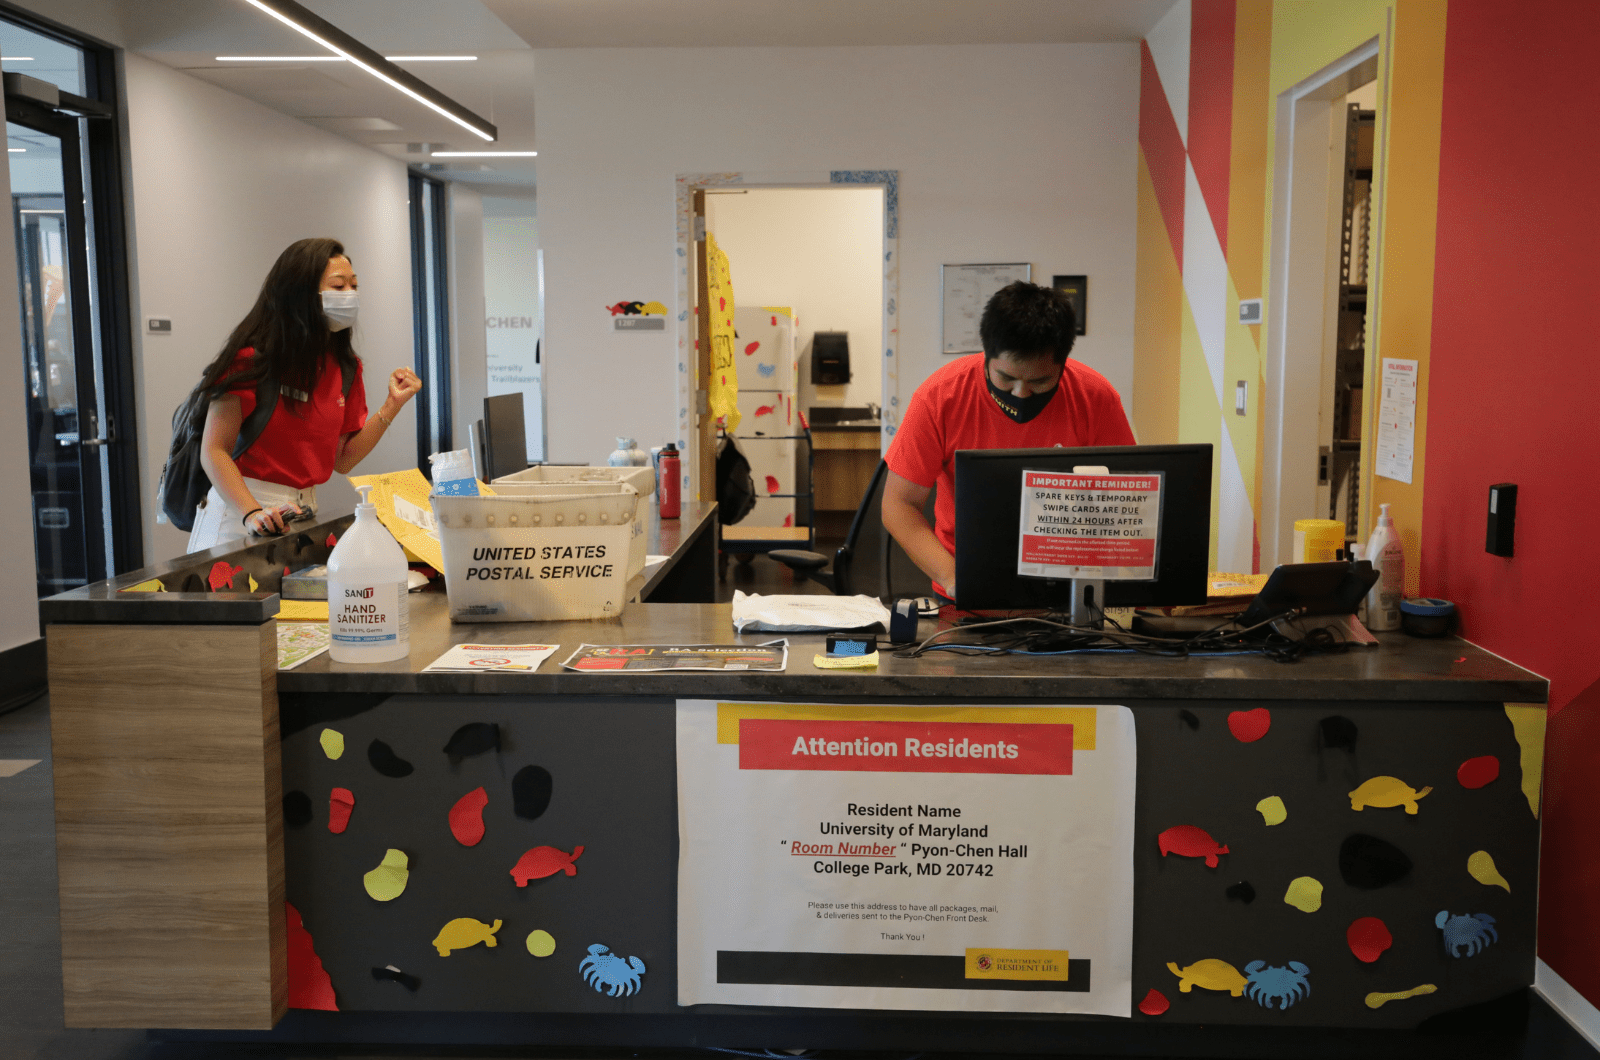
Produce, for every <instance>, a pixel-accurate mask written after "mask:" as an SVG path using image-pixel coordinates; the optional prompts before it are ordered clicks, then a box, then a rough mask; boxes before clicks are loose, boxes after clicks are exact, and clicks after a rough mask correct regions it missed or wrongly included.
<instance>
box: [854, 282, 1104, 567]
mask: <svg viewBox="0 0 1600 1060" xmlns="http://www.w3.org/2000/svg"><path fill="white" fill-rule="evenodd" d="M1077 330H1078V327H1077V319H1076V315H1075V314H1074V312H1073V309H1072V302H1071V301H1070V300H1069V299H1068V298H1067V296H1066V295H1065V294H1063V293H1062V292H1060V291H1057V290H1053V289H1051V288H1048V287H1040V286H1037V285H1036V284H1031V283H1023V282H1021V281H1018V282H1016V283H1013V284H1011V285H1009V286H1007V287H1005V288H1002V289H1001V290H1000V291H998V292H996V294H995V295H994V297H993V298H991V299H989V304H988V305H987V306H985V307H984V310H983V318H982V320H981V321H980V322H979V324H978V335H979V337H980V338H981V339H982V340H983V354H982V355H981V356H980V355H978V354H973V355H972V356H970V357H962V358H960V359H958V360H955V361H952V362H950V363H949V364H947V365H945V366H944V367H943V368H940V369H939V370H938V371H937V372H934V373H933V374H932V375H931V376H929V377H928V378H927V379H926V380H925V381H924V382H923V384H922V385H921V386H919V387H917V392H916V393H915V394H913V395H912V396H911V401H910V403H909V404H907V406H906V411H905V416H904V417H903V418H902V419H901V421H900V428H899V429H898V430H897V431H896V432H895V435H894V440H893V441H891V442H890V443H889V452H888V455H887V456H885V458H884V459H885V460H886V461H887V462H888V464H889V474H888V478H887V480H886V481H885V482H884V486H883V525H884V528H885V529H886V530H888V531H889V533H890V534H892V535H893V536H894V539H895V540H896V541H898V542H900V547H901V548H903V549H905V550H906V555H908V556H910V557H911V560H912V562H914V563H915V564H916V565H917V566H918V567H920V568H921V569H922V570H923V572H924V573H926V574H927V575H928V576H929V577H930V578H932V579H933V582H934V588H935V589H936V590H938V591H939V592H942V593H944V594H945V595H946V596H950V597H952V598H953V597H954V593H955V576H956V561H955V548H956V537H955V522H956V490H955V479H954V474H955V452H956V450H957V449H1036V448H1050V447H1059V446H1066V447H1069V448H1071V447H1076V446H1087V445H1133V444H1134V437H1133V430H1132V429H1131V428H1130V427H1129V426H1128V417H1127V415H1126V414H1125V413H1124V412H1123V411H1122V399H1121V398H1120V397H1118V396H1117V391H1116V389H1115V388H1114V387H1112V385H1111V383H1110V382H1108V381H1107V379H1106V377H1105V376H1103V375H1101V374H1100V373H1099V372H1097V371H1095V370H1094V369H1093V368H1090V367H1089V366H1088V365H1086V364H1082V363H1080V362H1078V361H1071V360H1068V355H1069V354H1070V353H1071V352H1072V343H1073V340H1074V338H1075V337H1076V335H1077ZM935 485H937V486H938V488H939V489H938V495H937V497H936V498H935V501H934V525H933V526H929V525H928V520H927V519H926V518H925V517H924V516H923V514H922V508H923V505H925V504H926V503H927V501H928V491H929V490H931V489H933V487H934V486H935Z"/></svg>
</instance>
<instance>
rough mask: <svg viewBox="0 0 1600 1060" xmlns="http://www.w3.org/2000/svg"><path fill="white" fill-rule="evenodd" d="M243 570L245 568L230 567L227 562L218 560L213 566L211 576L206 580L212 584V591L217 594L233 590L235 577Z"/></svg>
mask: <svg viewBox="0 0 1600 1060" xmlns="http://www.w3.org/2000/svg"><path fill="white" fill-rule="evenodd" d="M242 570H244V568H243V567H230V566H228V561H227V560H224V559H219V560H217V561H216V562H215V563H213V564H212V565H211V575H210V577H208V578H207V579H206V580H207V581H209V582H210V583H211V591H212V592H217V591H218V590H221V589H232V588H233V579H234V576H235V575H237V574H238V573H239V572H240V571H242Z"/></svg>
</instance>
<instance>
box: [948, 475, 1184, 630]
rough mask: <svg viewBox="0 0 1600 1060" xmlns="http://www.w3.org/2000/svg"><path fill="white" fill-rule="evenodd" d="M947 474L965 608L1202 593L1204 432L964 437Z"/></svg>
mask: <svg viewBox="0 0 1600 1060" xmlns="http://www.w3.org/2000/svg"><path fill="white" fill-rule="evenodd" d="M955 484H956V587H955V592H956V604H957V606H959V607H961V608H963V609H967V610H975V609H983V610H1009V609H1034V608H1047V609H1051V610H1062V611H1068V612H1070V613H1072V614H1073V615H1074V618H1075V620H1077V619H1078V618H1079V617H1080V616H1083V615H1086V614H1091V613H1096V612H1098V611H1099V610H1101V609H1103V608H1106V607H1148V606H1164V605H1180V604H1202V603H1205V600H1206V571H1207V567H1208V566H1209V562H1210V552H1211V446H1210V445H1209V444H1206V445H1127V446H1102V447H1095V448H1081V449H963V450H960V451H958V452H957V453H956V455H955ZM1025 530H1026V533H1025V532H1024V531H1025ZM1074 582H1076V583H1077V588H1076V590H1075V588H1074ZM1096 583H1103V585H1102V586H1097V585H1096ZM1085 590H1087V591H1088V592H1089V594H1091V596H1090V599H1089V600H1088V601H1087V606H1086V601H1085V599H1084V596H1085Z"/></svg>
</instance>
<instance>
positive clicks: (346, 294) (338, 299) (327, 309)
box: [322, 290, 361, 331]
mask: <svg viewBox="0 0 1600 1060" xmlns="http://www.w3.org/2000/svg"><path fill="white" fill-rule="evenodd" d="M360 308H361V305H360V300H359V298H358V297H357V292H356V291H354V290H348V291H323V292H322V312H323V314H324V315H325V316H326V317H327V318H328V330H329V331H343V330H344V329H345V328H348V327H352V326H354V324H355V322H356V310H358V309H360Z"/></svg>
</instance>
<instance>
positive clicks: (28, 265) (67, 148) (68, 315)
mask: <svg viewBox="0 0 1600 1060" xmlns="http://www.w3.org/2000/svg"><path fill="white" fill-rule="evenodd" d="M6 117H7V122H6V146H7V150H8V156H9V161H10V164H11V216H12V225H13V230H14V235H15V239H16V250H17V278H18V294H19V296H20V298H21V303H22V345H23V380H22V383H23V393H24V397H25V400H26V402H27V408H28V411H27V416H28V435H29V445H28V450H29V452H28V456H29V470H30V475H31V479H32V492H33V528H34V551H35V556H36V558H37V561H38V570H39V595H40V596H49V595H52V594H54V593H59V592H63V591H65V590H67V589H71V588H74V587H76V586H80V585H86V584H88V583H89V582H91V581H99V580H101V579H103V578H106V577H109V576H110V574H111V573H112V572H111V571H110V570H109V569H108V566H109V564H108V561H107V550H106V533H105V527H106V518H105V497H104V487H105V463H106V453H105V449H106V446H107V445H108V444H109V443H111V442H112V441H113V440H114V439H113V438H111V437H109V436H108V435H107V433H106V432H105V431H103V430H102V429H101V417H100V412H99V401H98V400H97V394H98V392H99V390H100V379H99V372H98V370H97V369H98V360H99V359H98V357H97V356H96V349H95V346H96V344H95V341H94V326H93V306H92V304H91V302H92V290H91V286H90V282H89V269H90V262H89V261H88V255H89V253H90V243H89V239H88V237H87V232H88V226H87V221H86V218H85V209H84V204H85V200H84V192H83V173H84V170H83V164H82V158H81V156H80V153H79V143H80V134H79V129H78V121H77V120H76V119H74V118H71V117H67V116H64V115H59V114H53V113H48V112H44V111H42V110H39V109H36V108H30V107H26V106H23V105H19V104H18V103H16V102H15V101H11V100H8V101H7V105H6Z"/></svg>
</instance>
